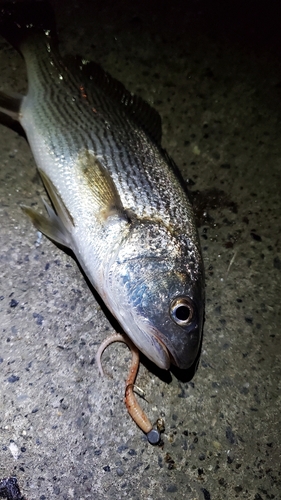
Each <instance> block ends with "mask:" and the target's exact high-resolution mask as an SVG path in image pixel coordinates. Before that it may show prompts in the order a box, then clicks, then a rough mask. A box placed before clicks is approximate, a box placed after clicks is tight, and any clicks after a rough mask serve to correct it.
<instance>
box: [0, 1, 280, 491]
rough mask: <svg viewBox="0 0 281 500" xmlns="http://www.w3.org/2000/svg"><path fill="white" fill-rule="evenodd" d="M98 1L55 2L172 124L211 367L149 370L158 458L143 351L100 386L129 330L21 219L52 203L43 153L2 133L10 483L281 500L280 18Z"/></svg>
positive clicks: (2, 296) (75, 43)
mask: <svg viewBox="0 0 281 500" xmlns="http://www.w3.org/2000/svg"><path fill="white" fill-rule="evenodd" d="M92 3H93V2H90V1H88V2H86V1H84V2H82V3H79V2H75V1H70V2H66V1H65V2H62V1H60V2H57V3H55V12H56V17H57V24H58V28H59V38H60V40H61V49H62V51H63V52H64V53H72V54H75V53H79V54H82V55H83V56H85V57H86V58H88V59H93V60H95V61H97V62H99V63H100V64H101V65H102V66H103V67H104V68H105V69H106V70H107V71H108V72H110V73H111V74H112V75H113V76H115V77H116V78H118V79H119V80H120V81H122V82H123V83H124V84H125V85H126V87H127V88H128V89H130V90H131V91H133V92H136V93H138V94H140V95H141V96H142V97H143V98H145V99H146V100H148V102H150V103H151V104H152V105H153V106H155V108H156V109H157V110H158V111H159V113H160V114H161V116H162V121H163V144H164V146H165V148H166V149H167V150H168V152H169V153H170V155H171V156H172V157H173V158H174V160H175V161H176V163H177V164H178V166H179V168H180V170H181V171H182V173H183V177H184V179H185V180H186V182H187V184H188V186H189V188H190V190H191V192H192V193H191V194H192V199H193V202H194V207H195V211H196V216H197V220H198V224H199V226H200V227H199V234H200V237H201V242H202V249H203V256H204V261H205V268H206V296H207V300H206V320H205V328H204V341H203V348H202V355H201V362H200V364H199V368H198V371H197V372H196V374H195V376H194V377H193V379H192V380H189V379H188V376H187V375H186V374H178V373H176V372H173V373H163V372H161V370H158V369H156V368H155V367H154V366H153V365H152V364H151V363H149V362H148V361H146V360H145V359H142V364H141V367H140V371H139V375H138V379H137V385H138V386H139V387H140V388H142V389H144V390H145V393H146V399H147V401H144V400H140V404H141V405H142V407H143V408H144V409H145V410H146V411H147V413H148V415H149V416H150V418H151V419H152V421H155V420H156V419H157V418H158V417H162V418H163V419H164V421H165V431H164V432H163V434H162V442H161V445H160V446H156V447H153V446H151V445H150V444H149V443H148V442H147V439H146V437H145V436H144V435H143V434H142V432H141V431H140V430H139V429H138V428H137V427H136V426H135V424H134V423H133V422H132V420H131V419H130V417H129V416H128V414H127V412H126V409H125V406H124V403H123V393H124V381H125V379H126V376H127V371H128V366H129V363H130V353H129V351H128V349H127V348H126V346H124V345H119V344H118V345H117V344H114V345H112V346H111V347H109V348H108V350H107V351H106V352H105V354H104V356H103V365H104V369H105V372H106V376H105V377H104V378H101V377H100V376H99V373H98V369H97V366H96V363H95V352H96V350H97V348H98V345H99V344H100V342H101V341H102V340H103V339H104V338H105V337H106V336H107V335H108V334H109V333H111V332H114V329H115V327H116V324H114V323H113V322H112V321H111V318H110V316H109V314H108V313H107V311H106V310H105V308H104V306H103V305H102V303H101V301H100V299H99V298H98V297H97V296H96V294H95V292H94V291H93V290H92V289H91V288H90V287H89V285H88V284H87V282H86V280H85V278H84V277H83V275H82V273H81V271H80V270H79V268H78V266H77V264H76V262H75V260H74V259H73V258H72V256H71V255H68V254H66V253H64V252H63V251H62V250H60V249H59V248H57V247H56V246H55V245H54V244H52V243H51V242H50V241H49V240H47V239H46V238H45V237H44V236H42V237H41V236H40V234H38V233H37V232H36V230H35V229H34V228H33V227H32V225H31V223H30V221H29V220H28V219H27V218H26V216H25V215H24V213H23V212H22V210H21V208H20V205H21V204H25V205H29V206H31V205H32V206H34V207H38V210H43V204H42V200H41V196H45V191H44V188H43V186H42V184H41V181H40V179H39V176H38V174H37V172H36V169H35V164H34V161H33V158H32V154H31V151H30V149H29V147H28V144H27V143H26V142H25V140H24V139H23V138H22V137H21V136H20V135H18V134H16V133H15V132H14V131H11V130H9V129H8V128H5V127H3V126H1V128H0V152H1V154H0V224H1V226H0V227H1V229H0V231H1V233H0V332H1V337H0V401H1V412H0V479H1V478H7V477H11V476H15V477H16V478H17V481H18V485H19V487H20V491H21V494H22V495H24V497H25V498H26V499H27V500H47V499H48V500H49V499H57V498H58V499H63V500H70V499H73V498H74V499H76V500H86V499H97V500H101V499H121V498H128V499H146V500H150V499H151V500H152V499H153V500H160V499H165V498H175V499H187V500H224V499H228V500H234V499H236V498H237V499H248V500H267V499H275V500H277V499H279V498H280V491H281V477H280V463H281V457H280V448H281V444H280V443H281V430H280V411H281V401H280V380H281V376H280V372H281V365H280V361H281V346H280V292H281V287H280V276H281V239H280V208H281V140H280V137H281V122H280V118H281V113H280V111H281V104H280V97H281V94H280V88H281V67H280V62H279V61H278V55H277V54H278V50H277V49H278V46H279V44H280V38H279V36H280V35H278V32H277V30H276V22H277V14H278V15H279V13H278V12H276V13H273V14H270V12H269V13H268V11H267V10H266V9H265V11H264V13H263V11H262V10H261V11H258V12H257V11H256V10H255V11H254V15H252V13H251V9H250V8H249V9H248V10H247V9H245V11H244V12H243V11H242V10H235V8H234V7H232V10H231V9H230V11H228V10H227V8H226V7H223V8H219V7H216V10H212V8H211V7H210V6H208V5H205V4H204V3H201V2H191V3H190V4H189V6H188V7H184V6H183V5H184V3H183V4H182V5H181V3H180V2H172V3H168V2H161V4H154V6H149V2H148V1H147V2H146V1H143V2H140V4H134V3H132V2H121V0H120V1H118V2H115V3H114V6H112V5H111V4H110V3H109V2H106V1H104V2H101V1H98V2H94V5H92ZM250 3H251V2H250ZM79 5H80V7H79ZM81 5H82V7H81ZM227 5H229V6H231V5H232V4H231V3H228V4H227ZM233 5H234V4H233ZM213 6H214V9H215V6H216V3H214V4H213ZM263 14H264V17H263ZM25 78H26V77H25V67H24V63H23V61H22V60H21V58H20V56H19V55H18V54H17V53H16V52H15V51H14V50H13V49H12V48H11V47H10V46H9V45H8V44H7V43H6V42H5V41H4V40H2V39H1V40H0V89H1V90H4V89H12V90H14V91H17V92H24V90H25V88H26V80H25ZM0 486H1V483H0ZM1 494H2V493H1V490H0V496H1ZM6 494H7V493H6ZM2 496H3V495H2ZM8 498H9V497H8ZM10 498H12V497H10ZM15 498H16V496H14V499H15Z"/></svg>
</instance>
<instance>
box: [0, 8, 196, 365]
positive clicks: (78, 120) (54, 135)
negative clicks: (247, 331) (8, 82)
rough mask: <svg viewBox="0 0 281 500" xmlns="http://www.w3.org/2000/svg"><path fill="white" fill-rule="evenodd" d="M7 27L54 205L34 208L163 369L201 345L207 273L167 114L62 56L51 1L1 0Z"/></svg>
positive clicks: (22, 119)
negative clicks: (165, 135) (21, 62)
mask: <svg viewBox="0 0 281 500" xmlns="http://www.w3.org/2000/svg"><path fill="white" fill-rule="evenodd" d="M0 33H1V34H2V36H3V37H4V38H6V39H7V40H8V41H9V42H10V43H11V44H12V45H13V46H14V47H15V48H16V49H17V50H19V51H20V53H21V54H22V55H23V57H24V59H25V63H26V68H27V75H28V93H27V95H25V96H15V95H12V94H9V93H3V92H1V93H0V111H1V112H2V113H5V114H6V115H7V116H9V117H11V118H12V119H13V120H18V122H19V123H20V124H21V126H22V127H23V129H24V131H25V134H26V137H27V139H28V142H29V144H30V147H31V149H32V152H33V155H34V158H35V161H36V164H37V167H38V169H39V172H40V174H41V177H42V180H43V183H44V185H45V188H46V190H47V192H48V194H49V197H50V199H51V201H52V205H53V208H52V207H51V206H49V205H48V204H47V203H45V206H46V210H47V213H48V216H47V215H46V216H42V215H39V214H37V213H36V212H34V211H33V210H32V209H31V208H28V207H25V209H24V210H25V212H26V213H27V214H28V215H29V216H30V217H31V218H32V220H33V222H34V224H35V226H36V227H37V228H38V229H39V230H40V231H41V232H42V233H44V234H45V235H46V236H48V237H49V238H50V239H51V240H53V241H55V242H58V243H59V244H61V245H64V246H66V247H69V248H70V249H71V250H72V251H73V253H74V254H75V256H76V258H77V260H78V261H79V263H80V264H81V266H82V268H83V270H84V271H85V273H86V275H87V276H88V278H89V280H90V281H91V283H92V284H93V286H94V287H95V289H96V290H97V291H98V293H99V294H100V296H101V297H102V299H103V301H104V302H105V304H106V305H107V307H108V308H109V309H110V311H111V312H112V314H113V315H114V316H115V317H116V318H117V320H118V321H119V323H120V325H121V327H122V328H123V330H124V331H125V332H126V333H127V334H128V336H129V337H130V338H131V339H132V341H133V342H134V344H135V345H136V346H137V347H138V349H139V350H140V351H142V352H143V353H144V354H145V355H146V356H147V357H148V358H149V359H150V360H152V361H153V362H154V363H155V364H156V365H158V366H159V367H160V368H163V369H169V367H170V364H171V363H172V364H174V365H176V366H177V367H179V368H182V369H186V368H189V367H190V366H191V365H192V364H193V363H194V361H195V360H196V358H197V357H198V355H199V351H200V345H201V339H202V327H203V316H204V272H203V262H202V256H201V251H200V244H199V239H198V234H197V229H196V226H195V222H194V215H193V212H192V208H191V205H190V203H189V201H188V197H187V194H186V192H185V189H184V186H183V182H182V180H181V178H180V175H179V173H178V171H177V168H176V166H175V164H174V163H173V161H172V160H171V159H170V158H169V156H168V154H167V153H166V152H165V150H163V149H162V147H161V119H160V116H159V115H158V113H157V112H156V111H155V110H154V109H152V108H151V107H150V106H149V105H148V104H147V103H145V102H144V101H143V100H142V99H140V98H139V97H136V96H134V95H132V94H131V93H130V92H128V91H127V90H126V89H125V88H124V86H123V85H122V84H121V83H119V82H118V81H117V80H115V79H114V78H112V77H111V76H110V75H108V74H107V73H105V72H104V71H103V70H102V69H101V68H100V67H99V66H98V65H96V64H95V63H91V62H87V61H84V60H82V59H81V58H71V57H70V58H67V59H63V58H62V57H61V56H60V54H59V51H58V47H57V40H56V31H55V24H54V19H53V14H52V12H51V10H50V7H49V5H48V4H46V3H45V2H32V6H31V8H30V5H26V3H20V4H9V5H7V6H4V7H2V8H1V9H0Z"/></svg>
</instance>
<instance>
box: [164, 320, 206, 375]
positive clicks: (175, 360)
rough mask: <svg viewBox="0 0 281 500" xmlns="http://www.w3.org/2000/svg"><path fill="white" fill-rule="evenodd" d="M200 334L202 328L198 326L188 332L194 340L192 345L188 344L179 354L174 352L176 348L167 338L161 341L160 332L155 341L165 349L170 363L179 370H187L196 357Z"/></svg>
mask: <svg viewBox="0 0 281 500" xmlns="http://www.w3.org/2000/svg"><path fill="white" fill-rule="evenodd" d="M201 332H202V328H201V327H200V326H199V325H196V327H194V328H193V329H192V331H191V332H190V334H191V335H192V336H193V338H194V344H192V343H191V342H189V345H188V346H187V348H186V349H183V351H182V352H180V353H179V354H178V353H177V351H176V347H175V346H173V345H172V344H171V342H170V341H169V339H167V338H165V339H163V335H161V333H160V332H159V336H157V340H158V342H159V343H161V345H162V346H163V348H165V349H166V351H167V352H168V354H169V358H170V363H171V364H172V365H174V366H176V367H177V368H179V369H180V370H187V369H189V368H190V367H191V366H192V365H193V363H194V361H195V360H196V358H197V356H198V352H199V350H200V345H201V340H202V339H201V337H202V335H201ZM190 340H192V339H190Z"/></svg>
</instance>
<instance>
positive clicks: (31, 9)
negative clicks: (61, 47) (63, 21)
mask: <svg viewBox="0 0 281 500" xmlns="http://www.w3.org/2000/svg"><path fill="white" fill-rule="evenodd" d="M39 33H43V34H44V35H47V36H48V37H51V38H52V39H55V38H56V25H55V18H54V14H53V10H52V8H51V5H50V4H49V2H48V1H46V0H35V1H34V0H33V1H24V2H10V3H7V4H3V5H2V6H1V5H0V35H1V36H3V38H5V39H6V40H7V41H8V42H9V43H10V44H11V45H12V46H13V47H14V48H15V49H17V50H18V51H19V52H21V46H22V44H23V43H24V42H25V41H26V40H27V39H28V38H30V37H32V36H34V34H39Z"/></svg>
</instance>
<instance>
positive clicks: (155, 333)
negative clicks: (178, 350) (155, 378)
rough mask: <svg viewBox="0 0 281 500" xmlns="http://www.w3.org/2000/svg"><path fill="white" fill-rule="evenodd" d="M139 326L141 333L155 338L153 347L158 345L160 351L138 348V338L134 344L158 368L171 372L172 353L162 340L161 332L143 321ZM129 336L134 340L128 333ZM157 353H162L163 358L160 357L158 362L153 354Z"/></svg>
mask: <svg viewBox="0 0 281 500" xmlns="http://www.w3.org/2000/svg"><path fill="white" fill-rule="evenodd" d="M137 325H138V328H139V329H140V330H141V332H143V333H145V334H146V335H149V336H150V337H153V339H154V343H153V345H155V344H156V345H157V346H158V349H157V350H156V349H155V348H154V349H151V351H150V352H149V351H148V350H147V349H144V348H143V346H142V347H140V346H138V342H137V339H136V338H134V339H133V342H134V343H135V344H136V346H137V347H138V348H139V350H140V351H141V352H142V353H143V354H144V355H145V356H146V357H147V358H148V359H150V360H151V361H152V362H153V363H154V364H155V365H156V366H158V368H160V369H162V370H169V368H170V365H171V356H170V351H169V349H168V348H167V346H166V344H165V342H164V341H163V339H162V338H161V335H160V332H159V330H158V329H157V328H155V327H153V326H151V325H149V324H147V323H143V322H142V321H138V322H137ZM129 332H130V331H129ZM128 335H129V336H130V337H131V338H132V336H131V335H130V333H128ZM159 348H160V349H159ZM155 352H158V353H159V352H161V357H160V356H158V357H157V361H156V357H155V356H153V354H154V353H155ZM159 361H160V362H159Z"/></svg>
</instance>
